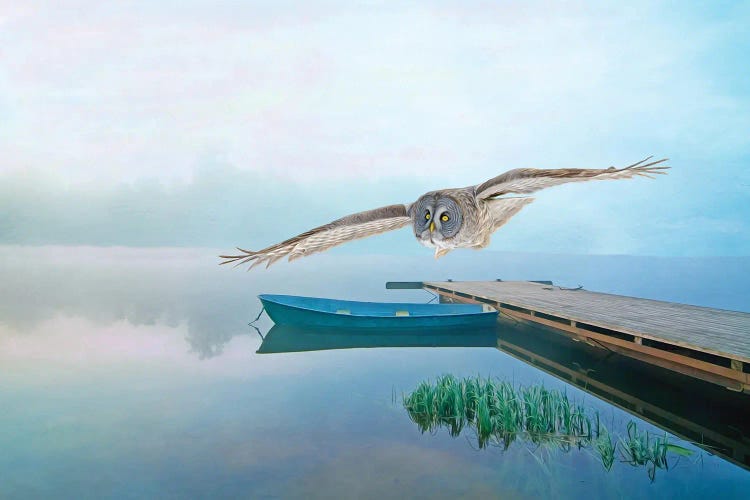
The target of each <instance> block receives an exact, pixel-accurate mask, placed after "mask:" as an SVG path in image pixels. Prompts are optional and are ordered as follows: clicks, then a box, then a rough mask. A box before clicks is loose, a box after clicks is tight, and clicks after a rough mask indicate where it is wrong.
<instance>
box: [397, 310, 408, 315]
mask: <svg viewBox="0 0 750 500" xmlns="http://www.w3.org/2000/svg"><path fill="white" fill-rule="evenodd" d="M396 316H409V311H396Z"/></svg>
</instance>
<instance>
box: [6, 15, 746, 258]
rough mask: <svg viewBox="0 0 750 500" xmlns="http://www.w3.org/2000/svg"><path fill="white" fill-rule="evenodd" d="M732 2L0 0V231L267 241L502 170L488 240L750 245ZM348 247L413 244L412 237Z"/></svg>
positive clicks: (593, 245)
mask: <svg viewBox="0 0 750 500" xmlns="http://www.w3.org/2000/svg"><path fill="white" fill-rule="evenodd" d="M748 24H750V3H749V2H724V3H722V2H638V1H636V2H628V3H627V5H623V4H622V3H620V2H612V3H600V2H596V3H594V2H591V3H585V2H566V3H559V2H376V1H368V2H284V1H281V2H251V1H213V2H203V1H184V2H171V1H161V2H153V1H143V2H138V1H133V2H126V1H123V2H93V1H90V2H86V1H39V2H35V1H29V2H10V1H0V244H12V245H94V246H97V245H104V246H108V245H119V246H147V247H148V246H184V247H189V246H202V247H212V248H222V247H226V248H227V249H228V248H231V247H233V246H235V245H239V246H242V247H243V248H261V247H264V246H267V245H269V244H272V243H275V242H277V241H280V240H282V239H285V238H287V237H290V236H293V235H295V234H297V233H299V232H302V231H305V230H307V229H310V228H312V227H315V226H318V225H320V224H324V223H326V222H328V221H330V220H333V219H336V218H339V217H341V216H344V215H347V214H349V213H352V212H357V211H360V210H367V209H371V208H376V207H379V206H384V205H389V204H392V203H410V202H412V201H414V200H416V199H417V198H418V197H419V196H420V195H421V194H422V193H424V192H426V191H429V190H433V189H439V188H445V187H461V186H467V185H473V184H478V183H480V182H483V181H484V180H486V179H489V178H491V177H494V176H496V175H498V174H499V173H501V172H503V171H505V170H509V169H512V168H519V167H537V168H568V167H583V168H604V167H609V166H624V165H627V164H630V163H633V162H635V161H638V160H640V159H642V158H644V157H646V156H648V155H655V156H658V157H669V158H670V162H669V165H670V166H671V167H672V170H671V171H670V172H669V175H667V176H660V177H659V178H657V179H653V180H650V179H636V180H629V181H613V182H606V183H605V182H599V183H581V184H573V185H566V186H560V187H555V188H552V189H549V190H545V191H542V192H540V193H538V196H537V199H536V201H535V202H534V203H532V204H531V205H529V206H528V207H526V208H524V210H523V211H522V212H521V213H519V215H517V216H516V217H515V218H514V219H513V220H512V221H511V222H510V223H509V224H508V225H506V226H505V227H503V228H502V229H501V230H500V231H498V232H497V233H496V234H495V236H494V238H493V243H492V245H491V246H490V249H492V250H500V251H514V252H517V251H531V252H548V253H549V252H559V253H575V254H628V255H660V256H747V255H750V223H749V222H748V221H750V200H749V197H748V194H747V193H748V192H749V191H750V169H749V168H748V162H750V133H749V132H750V70H748V69H747V63H746V61H745V59H746V55H747V54H748V53H750V32H748V30H747V29H746V27H747V25H748ZM336 251H341V252H355V253H362V252H365V253H366V252H379V253H383V252H386V253H393V254H410V255H413V254H421V253H424V254H425V255H430V254H431V251H430V250H429V249H427V248H423V247H421V246H419V245H418V244H416V243H415V242H414V240H413V235H412V234H411V232H410V231H409V230H408V229H402V230H400V231H399V232H397V233H394V234H388V235H383V236H378V237H374V238H368V239H366V240H363V241H361V242H356V243H352V244H349V245H346V246H344V247H341V249H340V250H336Z"/></svg>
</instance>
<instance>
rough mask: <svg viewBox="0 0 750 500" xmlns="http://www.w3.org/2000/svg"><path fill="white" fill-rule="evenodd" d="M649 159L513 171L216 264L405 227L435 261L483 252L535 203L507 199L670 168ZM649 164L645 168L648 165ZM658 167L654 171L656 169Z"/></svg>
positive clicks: (257, 259)
mask: <svg viewBox="0 0 750 500" xmlns="http://www.w3.org/2000/svg"><path fill="white" fill-rule="evenodd" d="M651 158H652V157H648V158H646V159H645V160H641V161H639V162H638V163H634V164H632V165H629V166H627V167H624V168H619V169H618V168H615V167H609V168H606V169H581V168H561V169H553V170H550V169H535V168H518V169H515V170H509V171H508V172H505V173H504V174H500V175H498V176H497V177H494V178H492V179H490V180H488V181H487V182H483V183H482V184H478V185H476V186H469V187H465V188H454V189H441V190H439V191H430V192H429V193H425V194H424V195H422V196H420V197H419V199H417V201H415V202H414V203H409V204H406V205H403V204H402V205H389V206H387V207H381V208H376V209H374V210H368V211H366V212H359V213H356V214H352V215H347V216H346V217H343V218H341V219H338V220H335V221H333V222H330V223H328V224H325V225H323V226H320V227H316V228H315V229H310V230H309V231H305V232H304V233H302V234H300V235H297V236H295V237H293V238H289V239H288V240H285V241H282V242H281V243H277V244H275V245H271V246H270V247H267V248H264V249H263V250H258V251H251V250H243V249H242V248H237V250H239V251H240V252H241V253H240V254H239V255H221V256H220V258H222V259H224V261H223V262H221V264H229V263H235V265H240V264H245V263H251V265H250V267H249V268H248V269H252V268H253V267H255V266H257V265H258V264H261V263H264V262H265V263H266V267H268V266H270V265H271V264H273V263H274V262H276V261H277V260H279V259H281V258H283V257H288V258H289V260H290V261H292V260H294V259H297V258H299V257H305V256H307V255H310V254H313V253H316V252H322V251H324V250H328V249H329V248H331V247H334V246H336V245H340V244H342V243H346V242H347V241H351V240H356V239H358V238H365V237H367V236H372V235H374V234H380V233H384V232H386V231H392V230H394V229H399V228H402V227H404V226H407V225H410V226H412V228H413V229H414V236H415V237H416V238H417V241H418V242H420V243H421V244H422V245H425V246H427V247H430V248H434V249H435V258H436V259H437V258H439V257H441V256H443V255H445V254H447V253H448V252H450V251H451V250H453V249H454V248H474V249H480V248H484V247H486V246H487V245H489V243H490V236H491V235H492V233H494V232H495V231H496V230H497V229H498V228H500V227H501V226H502V225H503V224H505V223H506V222H508V220H509V219H510V218H511V217H513V216H514V215H515V214H517V213H518V212H519V211H520V210H521V209H522V208H523V207H524V206H525V205H527V204H529V203H531V202H532V201H534V198H530V197H518V196H516V197H506V195H514V194H515V195H518V194H521V195H523V194H528V193H533V192H534V191H538V190H540V189H544V188H548V187H551V186H556V185H558V184H564V183H566V182H578V181H593V180H610V179H630V178H632V177H635V176H644V177H651V175H650V174H664V173H666V172H665V170H666V169H668V168H669V167H666V166H661V165H659V164H660V163H663V162H665V161H667V159H666V158H664V159H662V160H658V161H652V162H649V160H650V159H651ZM647 162H648V163H647ZM657 165H659V166H657Z"/></svg>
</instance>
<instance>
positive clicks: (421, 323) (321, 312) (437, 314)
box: [258, 295, 497, 329]
mask: <svg viewBox="0 0 750 500" xmlns="http://www.w3.org/2000/svg"><path fill="white" fill-rule="evenodd" d="M258 298H259V299H260V301H261V302H262V303H263V307H265V310H266V312H267V313H268V316H269V317H270V318H271V319H272V320H273V322H274V323H276V324H277V325H290V326H305V327H318V328H350V329H358V328H362V329H373V328H384V329H414V328H456V327H467V328H486V327H490V326H494V325H495V324H496V322H497V311H496V310H494V309H492V308H489V307H483V306H482V305H479V304H410V303H389V302H355V301H348V300H334V299H323V298H317V297H297V296H293V295H259V296H258ZM488 309H489V310H488Z"/></svg>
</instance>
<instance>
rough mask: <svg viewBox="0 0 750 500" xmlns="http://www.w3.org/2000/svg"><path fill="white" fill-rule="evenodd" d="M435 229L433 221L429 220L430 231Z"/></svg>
mask: <svg viewBox="0 0 750 500" xmlns="http://www.w3.org/2000/svg"><path fill="white" fill-rule="evenodd" d="M434 230H435V223H434V222H432V221H430V232H433V231H434Z"/></svg>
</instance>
